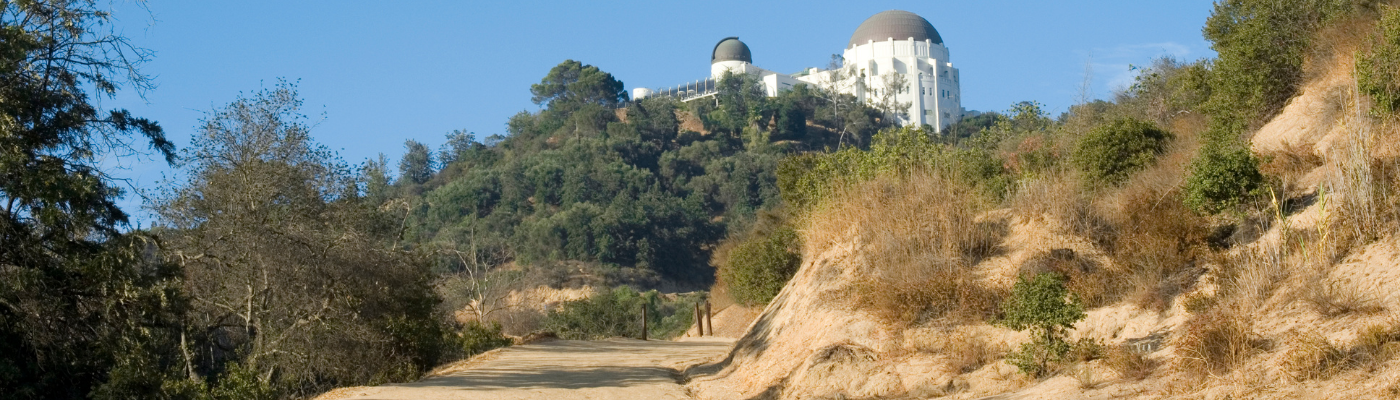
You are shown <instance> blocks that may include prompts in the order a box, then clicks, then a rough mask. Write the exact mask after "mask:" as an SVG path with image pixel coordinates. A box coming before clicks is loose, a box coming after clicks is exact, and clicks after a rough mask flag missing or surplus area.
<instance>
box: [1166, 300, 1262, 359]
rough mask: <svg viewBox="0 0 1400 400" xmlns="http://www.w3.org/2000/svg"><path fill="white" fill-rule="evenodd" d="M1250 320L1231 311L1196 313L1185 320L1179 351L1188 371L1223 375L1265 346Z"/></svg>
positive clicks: (1178, 346)
mask: <svg viewBox="0 0 1400 400" xmlns="http://www.w3.org/2000/svg"><path fill="white" fill-rule="evenodd" d="M1266 344H1267V343H1266V342H1264V341H1262V340H1260V339H1259V338H1258V337H1257V336H1256V335H1255V334H1254V332H1253V330H1252V329H1250V326H1249V324H1248V321H1246V320H1244V319H1243V318H1242V317H1241V316H1239V315H1235V314H1234V313H1232V312H1229V311H1228V310H1222V309H1219V308H1217V309H1216V310H1215V311H1213V312H1209V313H1205V314H1196V315H1193V316H1191V318H1190V319H1188V320H1187V321H1186V323H1185V324H1184V326H1183V328H1182V334H1181V335H1180V336H1179V337H1178V339H1177V342H1176V351H1177V353H1178V354H1177V355H1178V357H1179V359H1180V360H1182V361H1183V362H1184V363H1185V365H1186V367H1188V368H1189V369H1192V370H1195V371H1198V372H1206V373H1211V374H1222V373H1225V372H1228V371H1229V370H1230V369H1232V368H1234V367H1235V366H1237V365H1239V364H1240V363H1242V362H1244V360H1246V359H1248V358H1249V357H1251V356H1253V355H1254V354H1255V353H1257V352H1258V351H1259V350H1261V349H1263V348H1265V347H1266Z"/></svg>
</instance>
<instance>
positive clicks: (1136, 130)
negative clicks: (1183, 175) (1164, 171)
mask: <svg viewBox="0 0 1400 400" xmlns="http://www.w3.org/2000/svg"><path fill="white" fill-rule="evenodd" d="M1171 139H1172V135H1171V134H1170V133H1168V132H1166V131H1164V130H1162V129H1161V128H1158V127H1157V125H1156V124H1154V123H1151V122H1147V121H1142V120H1138V119H1133V118H1123V119H1118V120H1115V121H1113V122H1109V123H1107V124H1104V125H1101V126H1099V127H1096V128H1094V129H1093V130H1090V131H1089V133H1088V134H1087V135H1084V137H1083V138H1081V139H1079V143H1078V144H1077V145H1076V146H1075V149H1074V154H1073V156H1072V160H1073V161H1074V166H1075V167H1076V168H1078V169H1079V170H1080V171H1081V172H1083V173H1084V175H1085V179H1086V182H1088V183H1089V184H1090V185H1093V186H1117V185H1118V184H1120V183H1122V182H1123V181H1125V180H1127V179H1128V176H1129V175H1131V174H1132V173H1134V172H1137V171H1138V170H1141V169H1142V168H1144V167H1146V166H1148V165H1151V164H1152V163H1153V162H1154V161H1156V159H1157V156H1158V155H1160V154H1162V152H1163V151H1164V150H1166V146H1167V142H1169V141H1170V140H1171Z"/></svg>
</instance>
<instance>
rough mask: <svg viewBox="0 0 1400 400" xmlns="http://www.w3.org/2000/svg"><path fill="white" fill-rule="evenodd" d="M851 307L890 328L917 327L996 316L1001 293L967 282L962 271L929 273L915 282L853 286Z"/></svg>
mask: <svg viewBox="0 0 1400 400" xmlns="http://www.w3.org/2000/svg"><path fill="white" fill-rule="evenodd" d="M854 290H855V293H856V297H855V299H854V300H855V302H854V304H855V307H857V308H858V309H861V310H864V311H866V312H869V313H870V315H871V316H873V317H875V318H876V319H879V320H880V321H881V322H884V323H887V324H890V325H893V326H910V325H921V324H925V323H928V322H929V321H932V320H935V319H940V318H945V319H952V320H959V321H971V320H984V319H987V318H990V317H993V316H995V315H996V311H997V309H998V307H1000V305H1001V299H1002V297H1004V296H1003V295H1002V294H1001V293H998V292H996V291H993V290H991V289H988V288H987V287H985V286H983V285H982V284H980V283H978V282H977V281H975V280H973V279H971V278H970V277H969V276H967V274H966V273H965V271H961V273H960V271H948V270H944V271H939V272H933V271H929V272H928V276H924V277H919V278H918V280H916V281H890V280H885V279H879V278H871V279H867V280H864V281H861V282H857V283H856V284H855V286H854Z"/></svg>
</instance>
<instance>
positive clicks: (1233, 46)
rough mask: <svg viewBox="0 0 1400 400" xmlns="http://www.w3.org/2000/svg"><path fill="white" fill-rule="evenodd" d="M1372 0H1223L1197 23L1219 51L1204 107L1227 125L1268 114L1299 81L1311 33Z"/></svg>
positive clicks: (1250, 122)
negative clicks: (1202, 25) (1204, 23)
mask: <svg viewBox="0 0 1400 400" xmlns="http://www.w3.org/2000/svg"><path fill="white" fill-rule="evenodd" d="M1375 3H1376V2H1375V1H1373V0H1282V1H1280V0H1225V1H1220V2H1217V3H1215V9H1214V10H1213V11H1212V12H1211V16H1210V18H1208V19H1207V20H1206V26H1205V28H1204V29H1203V33H1204V34H1205V38H1206V40H1209V41H1211V48H1212V49H1214V50H1215V51H1216V53H1217V54H1218V55H1219V56H1218V57H1217V58H1216V60H1215V62H1214V63H1213V64H1212V74H1211V84H1210V86H1211V91H1212V94H1211V99H1210V101H1209V102H1208V105H1207V108H1208V109H1209V110H1210V111H1211V114H1212V115H1213V116H1214V117H1215V118H1216V119H1217V121H1216V123H1219V124H1223V125H1224V126H1225V127H1227V128H1228V129H1229V130H1230V131H1233V132H1236V133H1239V132H1243V131H1244V130H1247V129H1252V128H1254V127H1257V126H1259V125H1261V124H1263V123H1264V121H1266V120H1268V119H1269V118H1271V117H1273V116H1274V114H1276V113H1277V112H1278V111H1279V110H1281V109H1282V108H1283V105H1284V104H1285V103H1286V102H1287V101H1288V99H1289V98H1291V97H1293V94H1294V93H1296V92H1297V89H1298V87H1299V86H1300V85H1301V84H1302V83H1303V82H1302V79H1303V59H1304V57H1305V55H1306V53H1307V50H1308V48H1309V46H1310V45H1311V41H1312V38H1313V35H1314V33H1315V32H1316V31H1317V30H1318V29H1319V28H1321V27H1322V26H1324V25H1325V24H1327V23H1328V22H1331V21H1334V20H1337V19H1339V18H1342V17H1346V16H1349V15H1356V14H1358V13H1360V12H1361V11H1362V10H1366V9H1369V8H1372V7H1374V4H1375Z"/></svg>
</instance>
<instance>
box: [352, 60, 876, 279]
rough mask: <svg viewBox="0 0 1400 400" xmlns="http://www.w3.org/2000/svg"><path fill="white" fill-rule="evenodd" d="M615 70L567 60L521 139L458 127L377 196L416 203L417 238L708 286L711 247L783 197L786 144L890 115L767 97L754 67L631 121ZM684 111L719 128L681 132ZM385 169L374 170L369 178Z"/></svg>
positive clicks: (800, 92)
mask: <svg viewBox="0 0 1400 400" xmlns="http://www.w3.org/2000/svg"><path fill="white" fill-rule="evenodd" d="M574 75H580V76H582V75H588V76H591V78H577V79H575V78H573V76H574ZM610 79H611V78H610V76H607V74H606V73H604V72H602V71H597V70H596V68H594V67H591V66H585V65H582V64H578V63H577V62H575V61H565V62H564V63H562V64H560V65H559V66H558V67H556V68H555V69H554V70H553V71H551V73H550V75H549V76H547V77H545V78H544V79H543V80H542V81H541V82H540V84H538V85H535V86H534V87H533V88H532V92H533V93H535V94H536V96H538V97H537V100H538V101H540V102H541V104H544V105H546V107H545V109H543V110H541V111H539V112H537V113H521V114H518V115H516V116H515V117H513V118H511V120H510V123H509V124H508V126H509V129H510V133H511V135H510V136H509V137H507V138H504V139H503V140H501V141H500V142H499V143H493V144H494V145H488V144H486V143H477V142H475V141H474V138H472V137H468V136H467V135H465V134H461V133H460V132H457V133H455V134H454V135H455V136H453V135H449V144H448V145H445V146H444V150H443V152H442V154H444V155H443V156H442V157H441V159H442V160H444V161H447V160H450V161H451V162H445V163H444V164H443V165H442V166H441V168H440V171H439V172H437V173H436V174H435V175H434V176H432V177H431V178H430V179H427V180H426V181H425V183H423V184H421V185H415V184H414V181H413V180H410V179H400V180H399V182H396V183H395V184H394V188H393V190H388V191H386V192H389V193H391V195H390V196H389V197H388V198H385V199H379V198H376V196H375V192H370V193H369V194H367V196H366V197H368V198H369V199H367V200H369V202H370V203H371V204H374V205H376V206H379V205H383V204H386V203H393V204H395V205H397V204H403V205H405V206H406V207H407V208H408V210H407V219H406V221H404V242H406V243H408V244H409V245H410V246H434V247H435V248H459V249H460V248H461V247H462V246H467V245H469V244H470V245H474V246H477V247H478V249H477V251H475V252H474V253H476V254H479V255H480V257H482V259H481V260H479V261H481V262H484V263H486V264H489V265H500V264H502V263H505V262H510V261H515V262H518V263H521V264H524V265H530V266H547V265H554V264H559V263H561V262H565V261H578V262H584V263H588V264H593V265H598V266H602V267H604V268H618V267H620V268H639V269H642V270H645V271H650V272H651V273H653V274H656V275H659V276H661V277H662V278H665V279H668V280H671V281H674V282H682V283H685V284H707V283H708V281H709V280H711V279H713V277H714V273H713V272H712V270H710V269H709V265H708V262H707V261H708V259H709V252H708V250H707V249H709V248H713V247H714V244H715V243H716V242H718V241H719V240H720V239H721V238H723V237H725V236H727V234H731V235H732V234H733V233H735V232H743V231H746V230H747V229H748V226H749V224H751V223H752V221H754V218H755V215H756V214H757V213H758V212H759V210H764V209H773V208H776V207H778V205H779V202H780V201H781V200H780V198H779V191H778V189H777V186H776V184H775V182H776V180H777V177H776V174H775V172H774V171H775V170H777V169H778V163H779V160H781V159H782V158H783V156H784V155H785V154H789V153H792V152H797V151H802V150H811V149H822V148H825V147H830V146H835V145H838V144H839V143H840V139H839V138H840V135H841V134H840V132H839V131H837V130H835V129H834V128H831V127H832V126H835V125H842V126H843V127H844V128H845V129H847V130H850V131H852V134H851V135H850V137H848V138H847V140H848V141H849V140H852V139H854V140H866V139H868V137H869V136H868V135H869V134H873V130H874V129H876V128H878V126H879V125H878V123H876V122H872V121H874V120H869V119H866V120H862V119H861V118H862V117H860V115H865V114H860V113H867V114H869V113H868V111H869V109H868V107H867V108H862V107H855V108H847V109H841V110H840V111H841V113H840V114H839V115H838V114H836V113H835V110H833V109H832V108H831V106H830V105H829V102H828V101H827V99H826V98H824V97H823V96H827V95H828V94H826V93H824V92H821V91H819V90H815V89H813V88H810V87H807V86H801V85H800V86H799V87H796V88H794V89H793V90H790V91H785V92H783V93H781V94H780V95H779V96H778V97H775V98H769V97H767V96H765V95H764V93H763V92H762V90H761V88H759V87H757V86H755V85H756V82H755V81H754V80H753V79H752V77H749V76H746V75H737V76H729V77H727V78H725V79H721V82H720V83H719V93H718V94H717V95H716V96H715V98H714V99H708V98H707V99H706V100H705V101H695V102H692V103H689V104H683V103H678V102H676V101H674V100H672V99H667V98H648V99H645V100H642V101H637V102H631V103H628V104H627V108H626V109H625V110H626V111H625V113H624V116H625V121H624V119H623V118H618V116H619V114H618V112H617V110H615V109H613V108H612V106H613V105H615V104H616V102H615V101H613V100H619V99H622V98H621V97H608V96H606V95H599V93H608V92H609V91H610V90H611V89H607V88H609V87H612V83H610V82H613V81H612V80H610ZM589 82H592V83H589ZM600 96H601V97H600ZM579 99H593V100H587V101H584V100H579ZM608 99H612V100H608ZM684 114H690V115H692V116H696V117H698V118H699V119H700V120H701V122H702V123H703V126H704V127H705V129H706V130H708V134H705V135H702V134H699V133H696V132H690V131H686V130H683V129H682V128H681V116H682V115H684ZM858 114H860V115H858ZM838 117H839V118H838ZM838 120H839V121H841V123H840V124H838V123H837V122H836V121H838ZM861 121H864V122H861ZM862 126H863V127H862ZM872 127H873V128H872ZM867 132H868V133H867ZM861 135H866V136H861ZM448 153H452V154H453V156H451V157H448V156H447V155H446V154H448ZM371 164H372V163H371ZM375 168H378V167H375ZM375 168H367V169H365V170H364V171H365V173H366V175H365V176H364V177H362V178H361V180H362V181H364V182H366V184H365V186H366V187H367V188H368V187H372V186H371V185H370V184H369V183H370V182H375V181H376V180H377V179H379V178H376V177H375V176H376V175H374V173H377V172H376V169H375ZM373 187H377V186H373ZM410 188H416V189H413V190H408V189H410ZM440 269H443V268H440ZM447 269H450V268H447Z"/></svg>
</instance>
